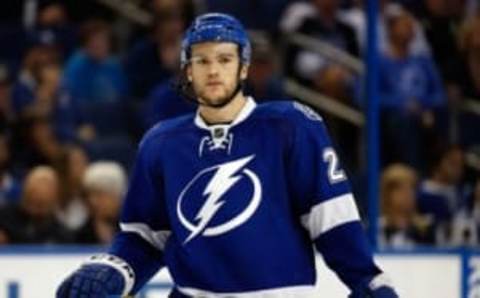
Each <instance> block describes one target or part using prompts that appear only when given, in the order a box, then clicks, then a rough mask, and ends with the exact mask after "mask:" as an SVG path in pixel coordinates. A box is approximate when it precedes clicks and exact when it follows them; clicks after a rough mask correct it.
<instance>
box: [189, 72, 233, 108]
mask: <svg viewBox="0 0 480 298" xmlns="http://www.w3.org/2000/svg"><path fill="white" fill-rule="evenodd" d="M240 69H241V66H240V68H239V71H238V73H237V79H236V82H235V87H234V88H231V89H230V90H228V91H227V94H226V95H225V96H223V97H220V98H215V99H213V98H209V96H208V95H207V94H205V93H206V92H203V91H202V90H195V94H196V95H197V100H198V103H199V104H200V105H203V106H208V107H211V108H215V109H220V108H223V107H225V106H226V105H228V104H229V103H230V102H231V101H232V100H233V99H234V98H235V96H237V94H238V93H239V92H240V90H242V81H241V79H240ZM193 87H194V89H195V86H193Z"/></svg>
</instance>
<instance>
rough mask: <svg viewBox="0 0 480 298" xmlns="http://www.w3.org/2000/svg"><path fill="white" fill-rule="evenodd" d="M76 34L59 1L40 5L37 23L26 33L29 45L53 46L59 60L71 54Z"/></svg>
mask: <svg viewBox="0 0 480 298" xmlns="http://www.w3.org/2000/svg"><path fill="white" fill-rule="evenodd" d="M76 35H77V32H76V30H75V28H74V27H73V26H72V25H71V24H70V22H69V20H68V15H67V11H66V9H65V6H64V4H63V3H61V2H60V1H53V2H52V1H47V2H46V3H43V5H42V3H40V7H39V9H38V15H37V22H36V24H35V26H34V27H33V28H31V29H30V30H29V32H27V39H28V41H29V43H30V44H31V45H38V44H41V45H49V46H53V47H55V48H56V49H57V51H58V52H59V53H60V56H61V59H62V60H63V59H66V58H68V57H69V56H70V54H71V53H72V51H73V49H74V47H75V43H76V38H77V36H76Z"/></svg>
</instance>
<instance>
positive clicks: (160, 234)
mask: <svg viewBox="0 0 480 298" xmlns="http://www.w3.org/2000/svg"><path fill="white" fill-rule="evenodd" d="M120 229H121V230H122V231H123V232H133V233H137V234H138V235H140V237H142V238H143V239H145V240H146V241H147V242H149V243H150V244H151V245H153V246H154V247H156V248H157V249H159V250H164V249H165V244H166V243H167V240H168V238H169V236H170V234H171V232H170V231H168V230H160V231H154V230H152V229H151V228H150V227H149V226H148V225H146V224H144V223H120Z"/></svg>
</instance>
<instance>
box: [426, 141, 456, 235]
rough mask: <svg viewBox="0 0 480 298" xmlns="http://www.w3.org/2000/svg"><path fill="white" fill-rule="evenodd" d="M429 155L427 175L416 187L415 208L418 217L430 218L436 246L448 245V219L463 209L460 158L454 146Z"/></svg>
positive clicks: (449, 220)
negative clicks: (428, 171)
mask: <svg viewBox="0 0 480 298" xmlns="http://www.w3.org/2000/svg"><path fill="white" fill-rule="evenodd" d="M443 147H444V148H443ZM433 155H434V157H433V159H432V166H431V172H430V175H429V176H428V177H427V178H426V179H425V180H424V181H422V183H421V185H420V189H419V193H418V208H419V211H420V213H421V214H424V215H427V216H430V217H432V219H433V221H434V225H435V229H436V239H437V240H436V241H437V243H438V244H448V243H449V241H450V237H451V230H450V229H451V226H450V225H451V221H452V218H453V216H454V214H455V213H456V212H458V211H459V210H460V208H461V207H462V206H463V205H464V202H463V194H462V192H463V191H462V189H461V186H462V185H461V184H460V183H461V181H462V178H463V173H464V166H465V165H464V154H463V150H462V149H461V148H460V147H458V146H449V147H447V146H442V148H440V149H438V153H434V154H433Z"/></svg>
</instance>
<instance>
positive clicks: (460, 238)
mask: <svg viewBox="0 0 480 298" xmlns="http://www.w3.org/2000/svg"><path fill="white" fill-rule="evenodd" d="M477 175H478V173H477ZM452 230H453V231H452V241H451V243H452V244H453V245H457V246H460V245H467V246H477V247H478V246H479V245H480V176H477V179H476V181H475V182H474V185H473V190H472V192H471V193H470V194H469V196H468V204H466V205H465V206H464V208H462V209H461V210H460V212H458V213H457V214H456V215H455V218H454V220H453V228H452Z"/></svg>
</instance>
